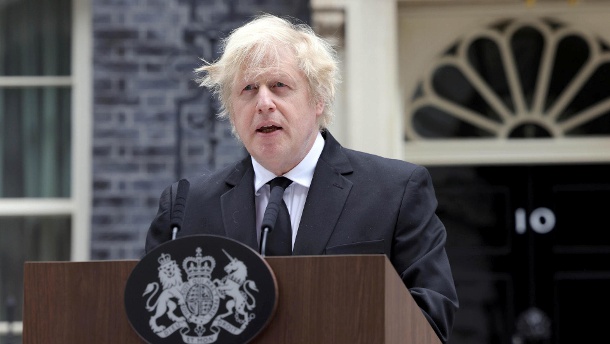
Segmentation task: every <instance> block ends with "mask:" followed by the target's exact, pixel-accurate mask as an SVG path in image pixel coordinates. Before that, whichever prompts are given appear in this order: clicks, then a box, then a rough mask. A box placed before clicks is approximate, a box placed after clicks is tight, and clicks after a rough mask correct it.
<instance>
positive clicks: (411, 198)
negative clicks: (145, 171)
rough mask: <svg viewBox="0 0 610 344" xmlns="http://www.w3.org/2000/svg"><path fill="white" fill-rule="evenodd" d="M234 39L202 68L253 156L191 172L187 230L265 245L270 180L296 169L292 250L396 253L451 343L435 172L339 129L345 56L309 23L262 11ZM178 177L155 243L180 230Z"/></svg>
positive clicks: (450, 297) (451, 298)
mask: <svg viewBox="0 0 610 344" xmlns="http://www.w3.org/2000/svg"><path fill="white" fill-rule="evenodd" d="M223 43H224V45H223V54H222V56H221V58H220V59H219V60H217V61H215V62H214V63H207V62H206V63H205V64H204V65H203V66H202V67H200V68H199V69H198V70H197V72H199V73H201V74H203V77H201V78H200V79H199V81H200V83H201V85H202V86H205V87H208V88H210V89H211V90H212V91H213V92H214V94H215V95H216V96H218V98H219V100H220V102H221V106H222V108H221V113H220V114H219V116H220V117H221V118H228V119H229V120H230V122H231V124H232V127H233V132H234V133H235V135H236V137H237V138H238V139H240V140H241V141H242V142H243V144H244V146H245V147H246V149H247V151H248V153H249V154H250V156H248V157H247V158H246V159H244V160H242V161H239V162H237V163H235V164H234V165H232V166H229V167H227V168H225V169H222V170H219V171H216V172H213V173H208V174H205V175H202V176H198V177H195V178H191V179H190V180H189V181H190V192H189V195H188V198H187V202H186V206H185V210H184V220H183V223H182V227H181V230H180V233H179V236H187V235H193V234H203V233H205V234H215V235H223V236H227V237H230V238H232V239H235V240H238V241H240V242H242V243H244V244H246V245H249V246H251V247H252V248H253V249H257V250H258V247H259V240H260V238H261V223H262V219H263V214H264V212H265V208H266V206H267V203H268V201H269V194H270V190H269V186H268V185H266V184H267V182H269V181H270V180H272V179H273V178H275V177H276V176H285V177H288V178H289V179H290V180H292V184H290V185H289V186H288V187H287V188H286V191H285V193H284V196H283V199H284V201H285V202H286V204H287V207H288V212H289V214H290V223H291V225H292V254H293V255H320V254H372V253H381V254H386V255H387V257H388V258H389V260H390V261H391V262H392V264H393V266H394V268H395V269H396V271H397V272H398V274H399V275H400V277H401V278H402V280H403V282H404V283H405V285H406V286H407V287H408V288H409V291H410V292H411V294H412V296H413V298H414V299H415V301H416V302H417V304H418V305H419V307H420V308H421V309H422V311H423V313H424V315H425V316H426V317H427V319H428V321H429V322H430V324H431V326H432V327H433V328H434V330H435V331H436V333H437V334H438V336H439V338H440V339H441V340H442V341H443V342H447V341H448V338H449V335H450V333H451V329H452V326H453V319H454V313H455V311H456V310H457V308H458V299H457V295H456V290H455V285H454V282H453V277H452V274H451V269H450V265H449V261H448V259H447V255H446V253H445V247H444V245H445V239H446V231H445V227H444V226H443V224H442V223H441V221H440V220H439V219H438V217H437V216H436V214H435V211H436V206H437V201H436V197H435V195H434V189H433V186H432V184H431V178H430V175H429V173H428V171H427V170H426V169H425V168H424V167H421V166H417V165H414V164H411V163H408V162H404V161H399V160H392V159H387V158H382V157H379V156H375V155H370V154H366V153H363V152H357V151H353V150H349V149H346V148H344V147H342V146H341V145H340V144H339V143H338V142H337V141H336V140H335V139H334V138H333V136H332V135H331V134H330V133H329V132H328V130H327V129H326V128H327V126H328V124H329V123H330V122H331V120H332V116H333V114H332V111H331V105H332V102H333V100H334V95H335V87H336V84H337V82H338V67H337V64H338V63H337V58H336V55H335V51H334V50H333V48H332V47H331V46H330V45H329V44H328V43H326V42H325V41H324V40H322V39H320V38H319V37H317V36H316V35H315V34H314V33H313V31H312V30H311V28H310V27H309V26H306V25H303V24H301V25H294V24H292V23H290V22H289V21H287V20H284V19H281V18H278V17H275V16H271V15H262V16H259V17H258V18H255V19H254V20H253V21H251V22H249V23H247V24H246V25H244V26H242V27H241V28H238V29H237V30H235V31H233V32H232V33H231V35H230V36H229V37H228V38H227V39H226V40H225V41H223ZM371 87H372V86H371ZM176 185H177V184H176V183H175V184H174V185H171V186H169V187H168V188H167V189H166V190H165V191H164V192H163V194H162V195H161V199H160V202H159V211H158V213H157V216H156V217H155V219H154V221H153V222H152V224H151V227H150V229H149V232H148V237H147V239H146V251H147V252H150V251H151V250H152V249H153V248H155V247H156V246H157V245H159V244H161V243H163V242H165V241H167V240H170V239H171V237H172V236H171V233H170V231H171V230H170V209H171V208H172V202H174V198H175V193H176ZM272 234H273V232H272V233H271V234H270V235H272Z"/></svg>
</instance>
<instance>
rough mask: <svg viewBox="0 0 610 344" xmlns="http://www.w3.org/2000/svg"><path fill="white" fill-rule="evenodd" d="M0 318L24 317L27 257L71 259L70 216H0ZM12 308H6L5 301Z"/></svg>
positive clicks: (37, 259) (47, 259)
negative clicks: (24, 270) (24, 277)
mask: <svg viewBox="0 0 610 344" xmlns="http://www.w3.org/2000/svg"><path fill="white" fill-rule="evenodd" d="M0 238H2V240H0V310H1V311H0V321H8V320H9V319H8V316H10V314H8V313H12V314H13V316H14V319H12V320H16V321H21V320H22V318H23V309H22V304H23V265H24V263H25V262H26V261H67V260H69V259H70V217H69V216H53V217H4V218H0ZM10 300H13V301H14V306H13V307H14V308H13V309H12V310H11V312H7V305H10V304H11V301H10Z"/></svg>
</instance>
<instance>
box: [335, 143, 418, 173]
mask: <svg viewBox="0 0 610 344" xmlns="http://www.w3.org/2000/svg"><path fill="white" fill-rule="evenodd" d="M344 152H345V154H346V155H347V157H348V159H349V160H350V161H351V162H352V164H353V166H354V168H357V167H359V168H365V169H372V170H376V169H380V168H381V169H382V170H385V169H397V170H401V171H413V170H415V169H417V168H423V166H421V165H418V164H415V163H412V162H409V161H405V160H399V159H394V158H388V157H384V156H380V155H376V154H372V153H367V152H363V151H358V150H353V149H347V148H345V149H344Z"/></svg>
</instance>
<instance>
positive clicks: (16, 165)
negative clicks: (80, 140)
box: [0, 87, 71, 197]
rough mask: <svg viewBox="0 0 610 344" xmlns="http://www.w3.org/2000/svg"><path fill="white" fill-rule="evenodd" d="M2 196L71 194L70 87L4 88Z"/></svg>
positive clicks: (0, 92)
mask: <svg viewBox="0 0 610 344" xmlns="http://www.w3.org/2000/svg"><path fill="white" fill-rule="evenodd" d="M0 122H1V123H2V126H1V127H0V167H1V168H0V197H69V196H70V157H71V154H70V144H71V142H70V137H71V134H70V130H71V128H70V127H71V126H70V89H69V88H66V87H45V88H5V89H0Z"/></svg>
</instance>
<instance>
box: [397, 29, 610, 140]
mask: <svg viewBox="0 0 610 344" xmlns="http://www.w3.org/2000/svg"><path fill="white" fill-rule="evenodd" d="M430 70H431V72H430V74H428V75H427V76H425V78H424V80H423V81H421V82H420V83H419V84H418V87H417V89H416V92H415V94H414V95H413V96H412V98H411V104H410V106H409V111H407V114H406V121H405V128H404V131H405V137H406V139H407V140H426V139H449V138H451V139H477V138H499V139H518V138H558V137H577V136H579V137H582V136H588V137H591V136H608V135H610V84H609V83H608V80H610V51H609V48H608V45H607V44H606V43H605V42H604V41H603V40H601V39H600V38H597V37H595V36H594V35H592V34H590V33H588V32H584V31H583V30H580V29H578V28H575V27H573V26H570V25H567V24H565V23H561V22H560V21H557V20H551V19H539V20H517V19H515V20H503V21H500V22H497V23H495V24H494V25H491V26H489V27H488V28H485V29H484V30H482V31H477V32H476V33H474V34H471V35H470V36H468V37H465V38H463V39H461V40H460V41H458V42H456V43H455V44H454V45H453V46H451V47H450V48H449V49H447V51H446V52H444V53H443V54H442V56H440V58H439V59H437V60H436V61H434V65H433V68H432V69H430Z"/></svg>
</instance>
